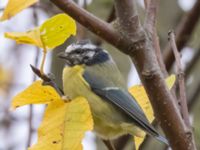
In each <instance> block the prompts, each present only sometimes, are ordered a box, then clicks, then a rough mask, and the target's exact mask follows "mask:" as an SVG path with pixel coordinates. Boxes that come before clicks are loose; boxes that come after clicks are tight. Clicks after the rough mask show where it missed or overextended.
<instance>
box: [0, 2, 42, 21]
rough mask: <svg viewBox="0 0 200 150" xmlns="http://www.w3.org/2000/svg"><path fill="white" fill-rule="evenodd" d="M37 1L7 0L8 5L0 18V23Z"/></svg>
mask: <svg viewBox="0 0 200 150" xmlns="http://www.w3.org/2000/svg"><path fill="white" fill-rule="evenodd" d="M37 1H38V0H9V1H8V4H7V6H6V8H5V10H4V12H3V15H2V16H1V18H0V21H4V20H7V19H10V18H11V17H13V16H15V15H16V14H17V13H19V12H20V11H22V10H23V9H25V8H27V7H29V6H30V5H33V4H34V3H36V2H37Z"/></svg>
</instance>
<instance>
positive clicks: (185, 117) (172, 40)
mask: <svg viewBox="0 0 200 150" xmlns="http://www.w3.org/2000/svg"><path fill="white" fill-rule="evenodd" d="M169 39H170V44H171V47H172V50H173V53H174V56H175V60H176V66H177V74H178V83H179V99H180V106H181V114H182V117H183V120H184V121H185V124H186V126H187V127H188V129H190V121H189V114H188V107H187V99H186V93H185V81H184V72H183V69H182V64H181V58H180V54H179V52H178V49H177V47H176V42H175V35H174V33H173V31H170V32H169Z"/></svg>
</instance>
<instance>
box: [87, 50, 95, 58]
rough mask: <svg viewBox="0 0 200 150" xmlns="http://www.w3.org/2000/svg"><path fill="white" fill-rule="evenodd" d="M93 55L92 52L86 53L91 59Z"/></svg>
mask: <svg viewBox="0 0 200 150" xmlns="http://www.w3.org/2000/svg"><path fill="white" fill-rule="evenodd" d="M94 54H95V52H94V51H89V52H88V53H87V56H88V57H89V58H92V57H93V56H94Z"/></svg>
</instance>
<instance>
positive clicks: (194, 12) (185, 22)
mask: <svg viewBox="0 0 200 150" xmlns="http://www.w3.org/2000/svg"><path fill="white" fill-rule="evenodd" d="M199 10H200V0H196V3H195V5H194V6H193V8H192V9H191V10H190V11H189V12H188V13H187V14H186V15H185V16H184V17H183V18H182V20H181V21H180V23H179V25H178V26H177V29H176V32H175V33H176V45H177V48H178V50H179V51H181V50H182V48H183V47H184V46H185V44H186V43H187V42H188V41H189V39H190V37H191V35H192V32H193V31H194V28H195V26H196V25H197V23H198V20H199V18H200V13H199ZM163 58H164V62H165V64H166V68H167V70H169V69H170V68H171V66H172V64H173V62H174V55H173V51H172V49H171V47H170V44H168V45H167V46H166V47H165V48H164V51H163Z"/></svg>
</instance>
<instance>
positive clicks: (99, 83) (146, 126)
mask: <svg viewBox="0 0 200 150" xmlns="http://www.w3.org/2000/svg"><path fill="white" fill-rule="evenodd" d="M83 77H84V79H85V80H86V81H87V82H88V83H89V85H90V87H91V89H92V91H93V92H94V93H96V94H97V95H98V96H100V97H102V98H103V99H104V100H107V101H108V102H110V103H113V104H114V105H115V106H116V107H117V108H118V109H120V110H122V111H123V112H124V113H125V114H126V115H128V116H129V117H130V118H131V120H132V121H133V123H134V124H136V125H137V126H138V127H140V128H141V129H143V130H144V131H146V132H147V133H148V134H150V135H151V136H154V137H155V138H157V139H158V140H160V141H162V142H164V143H166V144H168V142H167V140H166V139H165V138H163V137H162V136H160V135H159V133H158V132H157V131H156V130H155V129H154V127H153V126H152V125H151V124H150V123H149V122H148V120H147V118H146V116H145V115H144V113H143V111H142V109H141V108H140V106H139V105H138V103H137V102H136V101H135V99H134V98H133V97H132V96H131V95H130V94H129V92H128V91H127V90H125V89H123V88H121V87H116V86H114V83H113V82H112V81H111V79H104V77H101V76H100V75H98V74H94V73H91V72H89V71H85V73H84V74H83ZM111 82H112V83H111ZM109 84H110V85H111V86H109Z"/></svg>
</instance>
